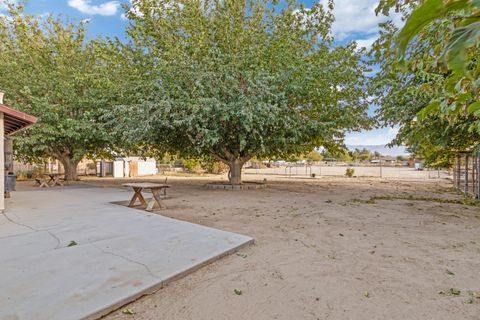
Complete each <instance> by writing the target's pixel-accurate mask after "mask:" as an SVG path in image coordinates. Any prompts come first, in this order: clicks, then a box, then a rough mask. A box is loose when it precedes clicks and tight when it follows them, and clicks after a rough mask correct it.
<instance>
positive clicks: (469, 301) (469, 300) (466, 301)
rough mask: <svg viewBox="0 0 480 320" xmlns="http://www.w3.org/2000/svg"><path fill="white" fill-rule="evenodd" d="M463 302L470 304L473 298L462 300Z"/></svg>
mask: <svg viewBox="0 0 480 320" xmlns="http://www.w3.org/2000/svg"><path fill="white" fill-rule="evenodd" d="M463 303H465V304H472V303H473V299H472V298H470V299H467V300H465V301H463Z"/></svg>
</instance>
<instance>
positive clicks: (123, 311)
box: [122, 308, 135, 316]
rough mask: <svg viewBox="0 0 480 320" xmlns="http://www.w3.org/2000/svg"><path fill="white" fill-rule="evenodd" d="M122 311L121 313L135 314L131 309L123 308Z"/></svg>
mask: <svg viewBox="0 0 480 320" xmlns="http://www.w3.org/2000/svg"><path fill="white" fill-rule="evenodd" d="M122 313H123V314H128V315H129V316H133V315H134V314H135V312H134V311H133V310H132V309H128V308H127V309H123V310H122Z"/></svg>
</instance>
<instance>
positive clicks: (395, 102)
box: [371, 0, 480, 166]
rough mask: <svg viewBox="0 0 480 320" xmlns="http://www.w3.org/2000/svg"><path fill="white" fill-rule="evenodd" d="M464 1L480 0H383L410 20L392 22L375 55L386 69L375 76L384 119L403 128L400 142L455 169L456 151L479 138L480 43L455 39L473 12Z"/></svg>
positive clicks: (474, 144)
mask: <svg viewBox="0 0 480 320" xmlns="http://www.w3.org/2000/svg"><path fill="white" fill-rule="evenodd" d="M460 4H462V5H461V6H460ZM464 5H469V6H473V5H474V4H473V2H472V1H436V0H433V1H425V2H420V1H382V2H381V4H380V7H379V10H382V11H384V12H388V10H387V9H389V8H390V7H392V6H396V9H397V10H398V11H399V12H401V13H403V16H404V19H405V20H406V24H405V26H404V27H403V29H402V30H398V29H397V27H396V26H395V25H393V24H392V23H391V22H387V23H384V24H382V25H381V32H380V37H379V39H378V40H377V41H376V43H375V44H374V46H373V50H372V52H371V54H372V57H373V58H374V62H375V63H378V64H379V66H380V71H379V72H378V74H377V75H376V77H375V81H373V83H374V86H373V94H374V95H375V96H376V97H377V98H376V100H375V102H376V103H377V104H378V105H379V106H380V109H379V112H378V118H379V120H380V122H381V123H382V124H384V125H399V126H400V130H399V134H398V136H397V138H396V139H395V140H394V142H393V143H396V144H406V145H408V146H409V147H410V150H411V151H412V152H413V153H415V154H417V155H418V156H423V157H425V158H426V160H427V163H428V164H430V165H436V166H449V165H451V163H452V160H453V154H454V153H455V152H456V151H459V150H469V149H473V148H475V147H477V146H478V143H479V138H480V121H479V120H480V111H479V110H480V105H479V102H478V101H479V98H480V96H479V94H480V92H479V85H480V83H479V82H478V79H479V76H480V66H479V64H478V57H479V53H480V51H479V49H480V48H479V44H478V41H476V42H475V43H470V42H469V43H470V44H469V45H466V43H463V44H462V43H459V42H457V41H456V40H455V38H456V37H457V36H458V32H463V31H461V30H460V31H459V28H462V27H461V26H462V23H466V22H462V21H463V20H464V19H467V20H468V18H467V17H468V15H470V14H472V13H473V12H474V11H471V10H467V9H466V7H465V6H464ZM426 8H429V10H430V11H429V10H427V9H426ZM472 8H473V7H472ZM472 8H471V9H472ZM425 10H427V11H425ZM472 39H473V38H472ZM459 52H461V54H462V55H463V57H462V58H461V59H462V62H461V63H460V64H461V67H459V66H460V65H459V64H458V59H457V58H459V56H458V55H459Z"/></svg>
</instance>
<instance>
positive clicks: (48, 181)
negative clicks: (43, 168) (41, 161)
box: [35, 173, 63, 188]
mask: <svg viewBox="0 0 480 320" xmlns="http://www.w3.org/2000/svg"><path fill="white" fill-rule="evenodd" d="M61 176H62V174H61V173H44V174H39V175H37V176H36V177H35V182H36V185H37V186H38V187H39V188H43V187H44V188H48V187H54V186H62V187H63V183H62V181H60V177H61Z"/></svg>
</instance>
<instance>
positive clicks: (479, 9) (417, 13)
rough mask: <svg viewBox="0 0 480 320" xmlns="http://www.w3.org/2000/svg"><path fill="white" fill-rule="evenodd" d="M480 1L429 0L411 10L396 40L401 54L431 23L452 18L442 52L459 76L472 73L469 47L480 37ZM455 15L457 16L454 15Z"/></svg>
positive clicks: (474, 45)
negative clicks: (449, 33) (450, 27)
mask: <svg viewBox="0 0 480 320" xmlns="http://www.w3.org/2000/svg"><path fill="white" fill-rule="evenodd" d="M479 13H480V3H479V2H478V1H476V0H448V1H444V0H426V1H424V2H423V3H422V4H420V5H419V6H418V7H416V8H415V10H414V11H413V12H412V13H411V14H410V16H409V17H408V19H407V21H406V23H405V26H404V27H403V28H402V30H401V31H400V33H399V34H398V37H397V40H396V44H397V48H398V50H399V53H400V55H401V56H402V55H404V54H405V52H406V51H407V46H408V44H409V43H411V42H412V40H413V39H414V38H415V37H416V36H418V35H420V34H421V33H422V32H425V31H427V32H428V28H427V27H428V26H429V25H430V24H432V23H434V22H437V21H449V22H450V24H451V25H452V27H453V32H452V34H451V36H450V38H449V39H446V42H445V46H444V50H443V52H442V55H443V56H444V57H446V59H447V61H448V65H449V66H450V68H451V69H452V70H453V71H454V73H456V74H457V75H458V76H465V75H466V74H467V73H468V58H467V56H468V50H469V49H470V48H472V47H476V46H477V44H478V40H479V39H480V16H479ZM452 18H453V19H452Z"/></svg>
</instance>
